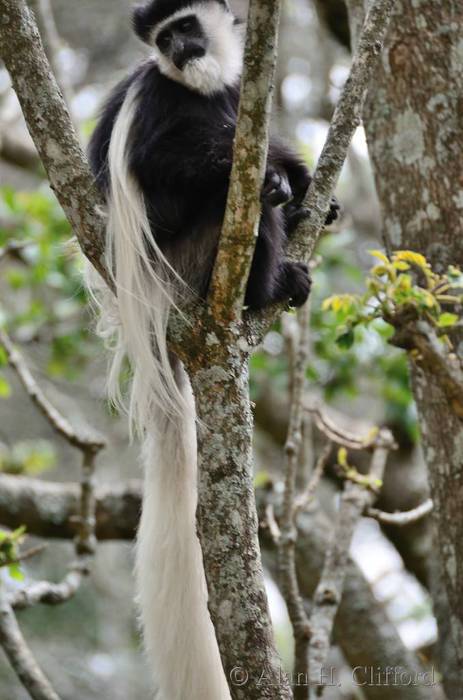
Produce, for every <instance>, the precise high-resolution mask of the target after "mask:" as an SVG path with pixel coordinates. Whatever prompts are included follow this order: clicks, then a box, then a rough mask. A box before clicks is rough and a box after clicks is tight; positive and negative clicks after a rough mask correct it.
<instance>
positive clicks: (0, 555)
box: [0, 526, 26, 581]
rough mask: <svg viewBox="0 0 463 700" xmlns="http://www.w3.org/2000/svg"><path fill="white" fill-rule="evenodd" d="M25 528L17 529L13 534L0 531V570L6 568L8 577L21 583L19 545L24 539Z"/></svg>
mask: <svg viewBox="0 0 463 700" xmlns="http://www.w3.org/2000/svg"><path fill="white" fill-rule="evenodd" d="M25 531H26V528H25V527H24V526H22V527H19V528H18V529H17V530H14V531H13V532H8V531H6V530H0V568H1V567H4V566H6V567H8V572H9V574H10V576H11V577H12V578H14V579H17V580H19V581H22V579H23V578H24V575H23V573H22V571H21V569H20V566H19V561H18V557H19V551H18V549H19V545H20V544H21V542H22V541H23V539H24V533H25Z"/></svg>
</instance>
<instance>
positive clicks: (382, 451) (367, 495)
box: [309, 429, 394, 700]
mask: <svg viewBox="0 0 463 700" xmlns="http://www.w3.org/2000/svg"><path fill="white" fill-rule="evenodd" d="M393 444H394V443H393V440H392V436H391V434H390V432H389V431H388V430H386V429H383V430H381V431H380V433H379V435H378V437H377V442H376V447H375V448H374V451H373V455H372V459H371V465H370V472H369V477H370V480H371V481H372V482H373V481H375V482H380V481H381V480H382V478H383V473H384V469H385V466H386V460H387V456H388V453H389V449H390V448H391V446H392V445H393ZM375 498H376V494H375V493H374V492H373V491H372V490H371V489H368V488H365V487H364V486H361V485H359V484H356V483H353V482H352V481H346V483H345V486H344V491H343V494H342V497H341V503H340V506H339V512H338V516H337V520H336V525H335V528H334V532H333V536H332V539H331V543H330V546H329V548H328V552H327V554H326V558H325V562H324V566H323V571H322V575H321V578H320V582H319V584H318V586H317V589H316V591H315V595H314V602H313V608H312V612H311V616H310V628H311V639H310V645H309V669H310V699H311V700H312V698H316V697H317V696H318V697H320V696H321V695H322V693H323V686H321V685H320V679H321V678H323V667H324V664H325V662H326V659H327V656H328V653H329V650H330V643H331V634H332V630H333V624H334V619H335V616H336V613H337V610H338V607H339V604H340V602H341V597H342V591H343V587H344V580H345V575H346V567H347V563H348V559H349V549H350V544H351V541H352V536H353V534H354V530H355V528H356V526H357V523H358V521H359V520H360V518H361V517H362V515H363V513H364V512H365V509H366V508H367V507H369V506H371V505H372V503H373V501H374V499H375Z"/></svg>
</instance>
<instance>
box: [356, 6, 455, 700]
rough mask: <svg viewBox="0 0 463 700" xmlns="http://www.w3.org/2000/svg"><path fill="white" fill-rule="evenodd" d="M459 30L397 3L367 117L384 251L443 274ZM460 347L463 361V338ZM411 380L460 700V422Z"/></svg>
mask: <svg viewBox="0 0 463 700" xmlns="http://www.w3.org/2000/svg"><path fill="white" fill-rule="evenodd" d="M462 26H463V4H462V3H461V0H420V1H417V0H416V1H414V2H409V1H407V2H405V0H397V2H396V5H395V11H394V16H393V20H392V25H391V29H390V33H389V37H388V41H387V45H386V48H385V51H384V54H383V62H382V67H381V69H380V71H379V72H378V75H377V78H376V85H375V91H374V94H373V93H372V95H371V99H369V100H368V101H367V105H366V108H365V113H364V119H365V126H366V130H367V137H368V142H369V148H370V155H371V158H372V161H373V166H374V171H375V178H376V186H377V190H378V195H379V198H380V202H381V206H382V209H383V214H384V235H385V242H386V247H387V248H388V249H411V250H415V251H419V252H421V253H423V254H424V255H425V256H426V258H427V259H428V261H429V262H430V263H431V264H432V266H433V267H434V268H435V269H436V270H437V271H441V272H442V271H444V270H445V269H446V268H447V266H448V265H449V264H455V265H459V266H463V236H462V233H463V232H462V221H463V189H462V187H463V177H462V164H461V147H462V143H463V96H462V95H463V90H462V88H463V34H462ZM455 346H456V349H457V352H458V355H459V357H460V360H461V358H462V355H463V342H462V339H461V337H460V338H456V343H455ZM412 378H413V379H412V381H413V392H414V395H415V399H416V402H417V406H418V411H419V417H420V425H421V433H422V439H423V447H424V454H425V460H426V463H427V467H428V471H429V482H430V487H431V495H432V497H433V499H434V503H435V510H434V525H435V548H434V551H435V557H436V562H437V564H436V577H435V579H436V582H435V584H434V590H433V597H434V601H435V605H436V614H437V616H438V624H439V631H440V644H439V656H440V659H439V661H440V669H441V671H442V673H443V676H444V684H445V687H446V692H447V695H448V697H449V698H455V699H456V698H461V682H462V670H463V596H462V595H461V590H460V589H461V581H462V578H463V422H462V419H461V416H458V415H457V414H456V413H455V412H454V410H453V408H452V406H451V405H450V403H449V402H448V400H447V399H446V398H445V396H444V393H443V391H442V390H441V388H440V387H439V384H438V381H437V378H436V377H435V375H434V374H433V372H432V368H429V367H428V368H424V369H418V368H417V367H416V366H415V365H413V366H412ZM443 600H446V601H447V604H446V605H443V604H442V601H443Z"/></svg>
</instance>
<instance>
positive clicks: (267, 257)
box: [90, 62, 310, 309]
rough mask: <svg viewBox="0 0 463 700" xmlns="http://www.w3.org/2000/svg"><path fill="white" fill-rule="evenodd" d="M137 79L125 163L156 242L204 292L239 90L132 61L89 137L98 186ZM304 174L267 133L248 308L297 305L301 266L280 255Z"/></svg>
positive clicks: (304, 272) (306, 282)
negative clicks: (205, 89) (202, 88)
mask: <svg viewBox="0 0 463 700" xmlns="http://www.w3.org/2000/svg"><path fill="white" fill-rule="evenodd" d="M134 83H136V84H137V91H138V109H137V114H136V118H135V119H134V123H133V125H132V128H131V134H130V148H129V161H130V169H131V171H132V173H133V175H134V176H135V178H136V180H137V181H138V184H139V186H140V188H141V189H142V191H143V194H144V197H145V202H146V205H147V209H148V214H149V218H150V222H151V225H152V229H153V233H154V235H155V237H156V240H157V242H158V244H159V245H160V247H161V249H162V250H163V252H164V253H165V255H166V256H167V257H168V258H169V259H170V260H171V262H172V264H173V265H174V267H176V269H178V271H179V273H180V274H181V275H182V276H183V277H184V279H185V281H186V282H188V283H189V284H190V286H192V287H193V288H194V289H195V291H197V292H198V293H199V294H200V295H201V296H205V294H206V292H207V286H208V282H209V278H210V273H211V270H212V265H213V262H214V256H215V252H216V246H217V240H218V236H219V233H220V228H221V223H222V219H223V215H224V211H225V205H226V197H227V189H228V183H229V176H230V170H231V162H232V146H233V135H234V130H235V123H236V117H237V108H238V98H239V90H238V87H237V86H234V87H228V88H225V89H224V91H223V92H221V93H218V94H215V95H213V96H208V97H205V96H203V95H201V94H199V93H196V92H193V91H192V90H190V89H188V88H186V87H184V86H182V85H181V84H179V83H177V82H174V81H173V80H170V79H168V78H167V77H165V76H164V75H162V74H161V73H160V71H159V70H158V68H157V66H156V64H155V63H154V62H149V63H146V64H145V65H143V66H141V67H140V68H138V69H137V70H136V71H135V72H134V73H133V74H132V75H131V76H130V77H129V78H127V79H126V80H125V81H123V82H122V83H120V84H119V85H118V86H117V87H116V88H115V90H114V91H113V93H112V94H111V96H110V98H109V100H108V102H107V103H106V106H105V107H104V109H103V113H102V116H101V119H100V121H99V123H98V125H97V128H96V129H95V132H94V134H93V137H92V140H91V144H90V161H91V165H92V168H93V171H94V173H95V176H96V178H97V181H98V182H99V184H100V186H101V187H102V189H103V191H108V188H109V182H108V168H107V157H108V146H109V141H110V138H111V131H112V128H113V125H114V121H115V119H116V117H117V114H118V111H119V109H120V107H121V105H122V103H123V100H124V98H125V95H126V93H127V90H128V89H129V87H130V86H131V85H133V84H134ZM309 182H310V176H309V173H308V170H307V168H306V166H305V165H304V164H303V162H302V161H301V160H300V159H299V158H298V157H297V156H295V155H294V154H293V153H292V151H290V150H289V149H288V148H287V147H286V146H285V145H283V144H282V143H280V142H279V141H277V140H272V142H271V145H270V149H269V156H268V164H267V175H266V181H265V184H264V188H263V191H262V217H261V223H260V229H259V236H258V239H257V245H256V251H255V255H254V259H253V263H252V268H251V273H250V277H249V281H248V286H247V292H246V300H245V303H246V305H248V306H250V307H251V308H252V309H261V308H263V307H266V306H268V305H270V304H272V303H275V302H279V301H288V302H290V303H292V304H293V305H296V306H299V305H301V304H303V303H304V302H305V300H306V299H307V296H308V294H309V291H310V277H309V274H308V269H307V266H305V265H303V264H298V263H292V262H289V261H286V260H285V259H284V246H285V240H286V236H287V235H290V234H291V232H292V230H293V229H294V228H295V226H296V225H297V223H298V222H299V221H300V219H301V218H303V217H304V216H307V214H308V213H307V212H306V210H304V209H303V208H302V207H301V202H302V200H303V198H304V195H305V193H306V190H307V187H308V185H309ZM285 203H286V204H285ZM277 205H283V206H280V207H277Z"/></svg>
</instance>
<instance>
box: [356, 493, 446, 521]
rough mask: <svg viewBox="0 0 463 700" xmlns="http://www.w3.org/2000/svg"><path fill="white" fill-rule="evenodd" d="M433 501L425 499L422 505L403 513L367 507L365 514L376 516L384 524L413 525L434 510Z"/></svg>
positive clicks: (371, 516) (370, 516)
mask: <svg viewBox="0 0 463 700" xmlns="http://www.w3.org/2000/svg"><path fill="white" fill-rule="evenodd" d="M432 509H433V502H432V499H431V498H428V500H427V501H424V503H422V504H421V505H419V506H417V507H416V508H412V509H411V510H406V511H403V512H402V513H386V512H385V511H384V510H378V509H377V508H367V510H366V512H365V515H368V517H369V518H375V520H377V521H378V522H379V523H381V524H382V525H397V526H398V527H404V526H405V525H411V524H412V523H416V522H417V521H418V520H421V518H424V517H426V515H429V513H431V512H432Z"/></svg>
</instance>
